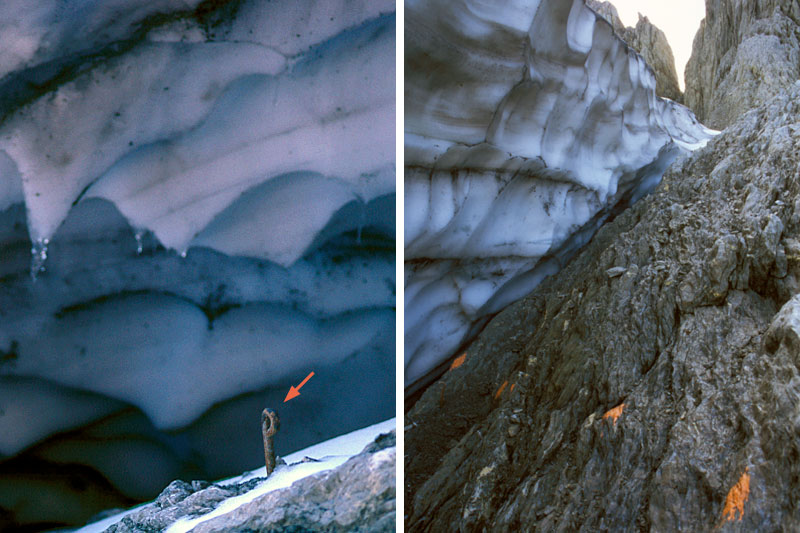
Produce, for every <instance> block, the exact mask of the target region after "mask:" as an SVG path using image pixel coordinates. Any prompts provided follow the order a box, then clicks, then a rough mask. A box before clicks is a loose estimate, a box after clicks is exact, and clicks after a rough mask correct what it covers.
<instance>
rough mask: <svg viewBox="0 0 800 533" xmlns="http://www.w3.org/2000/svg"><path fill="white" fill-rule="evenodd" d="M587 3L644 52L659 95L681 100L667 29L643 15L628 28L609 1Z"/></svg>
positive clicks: (633, 45) (636, 48)
mask: <svg viewBox="0 0 800 533" xmlns="http://www.w3.org/2000/svg"><path fill="white" fill-rule="evenodd" d="M586 5H587V6H589V7H591V8H592V9H593V10H594V11H595V12H597V13H598V14H599V15H601V16H602V17H603V18H604V19H606V20H607V21H608V22H609V23H610V24H611V25H612V26H613V27H614V31H615V32H616V34H617V35H619V36H620V37H621V38H622V40H623V41H625V42H626V43H627V44H628V45H629V46H630V47H631V48H633V49H634V50H636V51H637V52H638V53H639V54H641V56H642V57H643V58H644V60H645V61H646V62H647V64H648V66H650V68H652V69H653V74H655V77H656V94H657V95H658V96H663V97H664V98H669V99H671V100H674V101H676V102H681V103H682V102H683V93H682V92H681V88H680V85H679V84H678V73H677V70H676V69H675V58H674V57H673V55H672V48H671V47H670V45H669V42H667V36H666V35H664V32H663V31H661V30H660V29H658V28H657V27H656V26H654V25H653V24H652V23H651V22H650V20H649V19H648V18H647V17H644V16H642V15H641V14H639V20H638V22H637V23H636V26H635V27H633V28H631V27H625V25H624V24H622V20H621V19H620V18H619V14H618V13H617V9H616V8H615V7H614V6H613V4H611V3H609V2H599V1H597V0H588V1H587V2H586Z"/></svg>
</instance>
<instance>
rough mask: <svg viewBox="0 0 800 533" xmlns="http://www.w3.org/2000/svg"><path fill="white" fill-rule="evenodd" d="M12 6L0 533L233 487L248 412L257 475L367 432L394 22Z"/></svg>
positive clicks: (348, 0) (341, 12)
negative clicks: (275, 417)
mask: <svg viewBox="0 0 800 533" xmlns="http://www.w3.org/2000/svg"><path fill="white" fill-rule="evenodd" d="M17 4H20V2H10V3H3V5H2V6H0V28H2V30H1V31H0V40H2V43H0V117H2V118H0V250H2V252H1V253H2V261H0V525H9V524H11V525H14V526H19V525H20V524H29V525H30V524H39V525H43V524H48V525H59V524H78V523H81V522H82V521H85V520H86V518H88V516H89V515H91V514H93V513H95V512H97V511H99V510H102V509H104V508H109V507H114V506H120V505H127V504H130V503H131V502H133V501H135V500H140V499H145V498H150V497H152V496H154V495H155V494H157V493H158V491H160V490H161V489H162V488H163V487H164V486H165V485H166V484H167V483H169V482H170V481H171V480H172V479H175V478H178V477H184V478H193V477H194V478H205V479H214V478H218V477H220V476H224V475H229V474H233V473H236V472H241V471H242V470H244V469H246V468H252V467H253V466H254V465H257V464H258V462H259V461H260V460H263V451H262V450H261V449H260V446H261V444H260V435H259V426H258V424H259V416H260V410H261V409H262V408H263V407H264V406H267V405H270V406H273V407H278V409H279V411H280V412H281V416H282V419H283V424H282V429H281V434H280V436H279V437H278V438H277V440H276V444H277V446H278V453H279V454H280V453H286V452H289V451H291V450H293V449H298V448H300V447H302V446H305V445H308V444H312V443H314V442H318V441H320V440H323V439H325V438H329V437H332V436H335V435H338V434H342V433H345V432H347V431H350V430H352V429H356V428H358V427H363V426H365V425H368V424H370V423H374V422H376V421H379V420H384V419H386V418H389V417H391V416H392V415H393V413H394V392H393V391H394V360H395V359H394V345H395V340H394V308H395V301H394V299H395V290H394V289H395V280H394V203H395V201H394V195H395V174H394V150H395V142H394V124H395V122H394V101H395V75H394V62H395V59H394V58H395V18H394V9H395V8H394V3H393V2H386V1H379V2H374V1H373V2H366V1H357V0H327V1H310V0H301V1H279V2H268V1H263V0H237V1H228V2H219V1H203V2H199V1H197V0H195V1H191V2H190V1H166V0H165V1H160V2H150V1H148V2H143V1H135V0H127V1H126V0H116V1H113V2H106V1H104V2H99V1H95V2H68V1H67V2H65V1H51V2H40V3H38V4H37V7H36V9H33V10H23V9H21V8H20V7H19V5H17ZM311 370H313V371H315V377H314V379H313V381H312V382H309V384H308V385H307V386H306V388H305V389H304V390H303V391H302V394H301V401H298V400H293V401H292V402H289V403H287V404H283V405H282V401H283V398H284V396H285V394H286V391H287V390H288V388H289V386H290V385H297V383H298V382H299V381H300V380H302V379H303V377H305V375H307V374H308V372H310V371H311ZM365 376H370V379H368V380H367V379H364V377H365ZM343 413H346V415H343ZM45 471H46V472H48V475H47V476H46V477H43V476H42V475H41V473H42V472H45ZM47 501H52V502H56V503H55V505H52V506H50V505H45V504H44V502H47ZM9 527H11V526H9ZM0 529H2V528H1V527H0Z"/></svg>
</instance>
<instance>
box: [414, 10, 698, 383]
mask: <svg viewBox="0 0 800 533" xmlns="http://www.w3.org/2000/svg"><path fill="white" fill-rule="evenodd" d="M407 7H408V9H407V10H406V19H405V25H406V29H405V33H406V36H405V43H406V45H405V46H406V49H405V62H406V67H405V207H404V209H405V261H406V262H405V299H406V303H405V378H406V384H407V385H408V386H409V387H408V389H407V390H408V391H409V392H410V391H412V389H414V388H415V387H418V386H420V384H421V383H424V382H426V381H427V380H429V378H430V376H432V375H436V374H437V373H440V372H441V371H442V370H443V369H444V368H446V365H447V364H448V359H449V358H451V357H453V356H455V355H456V354H457V352H458V350H459V348H460V347H461V346H463V345H464V343H465V342H468V341H469V340H470V339H471V338H474V335H475V334H476V333H477V331H480V329H481V328H482V327H483V326H484V325H485V323H486V321H487V320H488V319H489V318H490V317H491V316H493V315H494V314H496V313H497V312H498V311H500V310H501V309H503V308H504V307H505V306H506V305H508V304H509V303H511V302H513V301H515V300H516V299H517V298H520V297H522V296H524V295H525V294H527V293H528V292H530V290H532V289H533V287H535V286H536V284H537V283H538V282H539V281H541V279H542V278H544V277H545V276H547V275H550V274H552V273H554V272H556V271H558V269H559V268H561V266H562V265H563V264H564V263H565V261H566V260H567V259H568V258H569V257H570V256H571V254H572V253H574V251H575V250H577V249H578V248H580V247H581V246H582V245H583V244H585V243H586V241H587V240H588V239H589V238H590V237H591V235H592V233H593V232H594V231H595V230H596V228H597V227H599V226H600V225H601V224H602V223H603V221H604V220H605V219H606V217H607V216H608V215H609V212H610V210H611V209H613V208H615V207H620V206H623V205H627V204H628V203H630V202H631V201H635V200H636V199H637V198H640V197H641V196H642V195H643V194H645V193H646V192H647V191H648V190H650V189H651V188H652V187H653V186H654V185H655V184H656V183H657V182H658V180H659V178H660V176H661V173H662V172H663V171H664V169H665V168H666V167H667V165H668V164H669V163H670V162H671V161H672V160H673V158H674V157H675V156H676V155H677V154H678V153H680V152H681V151H687V150H691V149H694V148H697V147H698V146H701V145H702V144H703V143H704V142H705V141H706V140H707V139H708V137H709V136H710V132H709V131H708V130H706V129H705V128H704V127H703V126H702V125H701V124H699V123H697V121H696V120H695V118H694V116H693V115H692V113H691V112H690V111H689V110H688V109H687V108H685V107H683V106H681V105H679V104H677V103H675V102H673V101H670V100H666V99H662V98H659V97H657V96H656V94H655V87H656V82H655V78H654V76H653V72H652V70H651V69H650V68H649V67H648V66H647V64H646V63H645V61H644V59H642V57H641V56H640V55H638V54H637V53H636V52H635V51H633V50H632V49H631V48H630V47H629V46H627V45H626V44H625V43H624V42H623V41H622V40H620V39H619V38H618V37H617V36H616V34H615V33H614V31H613V29H612V27H611V26H610V25H609V24H608V23H607V22H606V21H605V20H603V19H602V18H600V17H599V16H598V15H597V14H596V13H595V12H594V11H592V10H591V9H589V8H588V7H586V5H585V4H584V3H583V0H574V1H572V2H557V1H550V0H546V1H543V2H517V3H508V2H500V1H498V2H493V3H488V4H487V3H485V2H465V3H462V2H450V1H447V0H423V1H419V2H414V3H412V4H410V5H409V6H407Z"/></svg>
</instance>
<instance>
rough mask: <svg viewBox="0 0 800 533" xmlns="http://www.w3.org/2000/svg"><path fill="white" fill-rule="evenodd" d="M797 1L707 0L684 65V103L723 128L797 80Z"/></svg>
mask: <svg viewBox="0 0 800 533" xmlns="http://www.w3.org/2000/svg"><path fill="white" fill-rule="evenodd" d="M798 24H800V3H798V2H797V0H790V1H781V0H763V1H742V0H706V17H705V19H704V20H703V22H702V23H701V25H700V29H699V30H698V32H697V34H696V35H695V38H694V44H693V48H692V56H691V58H690V59H689V63H688V64H687V65H686V75H685V78H686V94H685V103H686V105H688V106H689V107H691V108H692V110H694V112H695V113H696V114H697V116H698V118H699V119H700V120H701V121H702V122H703V123H704V124H707V125H708V126H710V127H713V128H717V129H722V128H725V127H726V126H728V125H729V124H731V123H732V122H733V121H734V120H736V118H737V117H738V116H739V115H741V114H742V113H744V112H745V111H747V110H748V109H751V108H752V107H755V106H758V105H760V104H762V103H764V102H766V101H767V100H769V99H770V98H771V97H772V96H774V95H775V94H777V93H778V92H780V90H781V89H782V88H783V87H786V86H787V85H788V84H790V83H792V82H794V81H795V80H796V79H798V77H800V26H799V25H798Z"/></svg>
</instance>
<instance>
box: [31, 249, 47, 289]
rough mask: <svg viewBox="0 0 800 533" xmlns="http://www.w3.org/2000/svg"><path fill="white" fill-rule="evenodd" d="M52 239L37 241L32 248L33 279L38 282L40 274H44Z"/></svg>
mask: <svg viewBox="0 0 800 533" xmlns="http://www.w3.org/2000/svg"><path fill="white" fill-rule="evenodd" d="M48 244H50V239H37V240H36V241H35V242H34V243H33V247H32V248H31V279H32V280H33V281H36V278H37V277H38V276H39V273H40V272H44V263H45V261H47V245H48Z"/></svg>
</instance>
